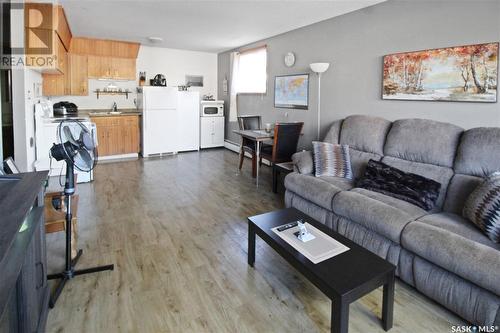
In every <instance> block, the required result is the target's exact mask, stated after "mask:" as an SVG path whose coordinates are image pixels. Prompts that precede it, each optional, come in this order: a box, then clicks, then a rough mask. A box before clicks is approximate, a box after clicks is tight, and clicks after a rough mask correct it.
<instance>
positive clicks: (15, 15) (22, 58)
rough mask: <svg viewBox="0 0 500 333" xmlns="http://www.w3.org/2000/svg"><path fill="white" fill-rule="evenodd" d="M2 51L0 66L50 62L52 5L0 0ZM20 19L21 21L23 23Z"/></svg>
mask: <svg viewBox="0 0 500 333" xmlns="http://www.w3.org/2000/svg"><path fill="white" fill-rule="evenodd" d="M0 9H1V16H2V21H1V31H2V34H1V37H2V40H1V43H2V54H1V61H0V68H6V69H9V68H14V67H23V66H36V67H39V68H49V67H52V66H53V65H54V62H55V61H56V57H55V56H54V54H53V51H54V50H53V45H54V44H53V38H54V37H53V36H54V26H53V25H54V23H53V22H54V21H53V15H54V5H53V4H51V3H22V2H21V3H20V2H3V3H2V5H1V7H0ZM23 22H24V24H23Z"/></svg>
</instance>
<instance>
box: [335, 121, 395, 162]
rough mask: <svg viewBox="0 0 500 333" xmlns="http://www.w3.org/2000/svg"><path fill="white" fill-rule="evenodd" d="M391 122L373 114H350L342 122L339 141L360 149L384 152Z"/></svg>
mask: <svg viewBox="0 0 500 333" xmlns="http://www.w3.org/2000/svg"><path fill="white" fill-rule="evenodd" d="M390 127H391V122H390V121H388V120H386V119H383V118H378V117H371V116H360V115H356V116H349V117H347V118H345V119H344V121H343V122H342V127H341V130H340V139H339V141H340V142H339V143H340V144H342V145H348V146H349V147H351V148H353V149H356V150H358V151H364V152H367V153H373V154H377V155H383V154H384V143H385V138H386V136H387V132H388V131H389V128H390Z"/></svg>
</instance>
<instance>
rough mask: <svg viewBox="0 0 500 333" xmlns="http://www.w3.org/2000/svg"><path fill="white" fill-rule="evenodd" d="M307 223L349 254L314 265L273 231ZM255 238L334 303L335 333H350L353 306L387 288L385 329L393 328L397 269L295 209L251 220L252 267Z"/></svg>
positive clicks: (333, 321)
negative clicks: (335, 241) (365, 296)
mask: <svg viewBox="0 0 500 333" xmlns="http://www.w3.org/2000/svg"><path fill="white" fill-rule="evenodd" d="M298 219H303V220H304V221H306V222H308V223H310V224H311V225H313V226H315V227H316V228H318V229H319V230H321V231H323V232H324V233H326V234H328V235H329V236H331V237H333V238H334V239H336V240H337V241H339V242H341V243H342V244H344V245H346V246H347V247H349V251H346V252H344V253H341V254H339V255H337V256H335V257H333V258H330V259H328V260H325V261H322V262H320V263H318V264H313V263H312V262H311V261H310V260H309V259H307V258H306V257H305V256H303V255H302V254H301V253H300V252H298V251H297V250H295V249H294V248H293V247H292V246H291V245H289V244H288V243H287V242H285V241H284V240H283V239H281V238H280V237H279V236H278V235H276V234H275V233H274V232H273V231H272V230H271V228H274V227H277V226H280V225H283V224H286V223H289V222H294V221H297V220H298ZM255 235H258V236H259V237H260V238H262V240H264V241H265V242H266V243H267V244H268V245H270V246H271V247H272V248H273V249H274V250H275V251H276V252H277V253H278V254H279V255H281V256H282V257H283V258H284V259H285V260H286V261H288V263H290V264H291V265H292V266H293V267H295V269H296V270H298V271H299V272H300V273H301V274H302V275H304V276H305V277H306V278H307V279H308V280H309V281H311V282H312V283H313V284H314V285H315V286H316V287H317V288H319V289H320V290H321V291H322V292H323V293H324V294H325V295H326V296H328V297H329V298H330V299H331V300H332V317H331V332H335V333H346V332H347V331H348V327H349V304H351V303H352V302H354V301H356V300H357V299H359V298H361V297H362V296H364V295H366V294H368V293H369V292H371V291H373V290H374V289H376V288H378V287H380V286H384V292H383V294H384V296H383V303H382V326H383V328H384V329H385V330H386V331H387V330H389V329H391V328H392V316H393V306H394V272H395V269H396V267H395V266H394V265H392V264H391V263H389V262H388V261H387V260H384V259H382V258H380V257H379V256H377V255H375V254H373V253H371V252H370V251H368V250H366V249H365V248H363V247H361V246H359V245H357V244H356V243H354V242H352V241H351V240H349V239H348V238H345V237H344V236H342V235H340V234H339V233H336V232H334V231H332V230H331V229H330V228H328V227H327V226H325V225H323V224H322V223H320V222H318V221H315V220H314V219H312V218H311V217H309V216H307V215H306V214H304V213H302V212H300V211H298V210H297V209H295V208H287V209H283V210H278V211H274V212H270V213H266V214H261V215H256V216H252V217H249V218H248V264H249V265H250V266H252V267H253V265H254V262H255Z"/></svg>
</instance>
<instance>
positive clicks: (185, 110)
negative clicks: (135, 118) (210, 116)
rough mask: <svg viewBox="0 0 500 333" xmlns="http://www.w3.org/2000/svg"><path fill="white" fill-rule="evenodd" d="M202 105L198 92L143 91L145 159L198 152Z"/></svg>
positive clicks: (174, 90) (155, 89) (168, 88)
mask: <svg viewBox="0 0 500 333" xmlns="http://www.w3.org/2000/svg"><path fill="white" fill-rule="evenodd" d="M199 101H200V95H199V93H198V92H196V91H178V89H177V88H170V87H143V88H142V93H140V94H138V102H139V107H140V108H141V109H142V155H143V156H144V157H148V156H151V155H159V154H165V153H177V152H181V151H189V150H198V149H199V145H198V142H199V123H198V121H199V118H198V115H199V105H200V104H199Z"/></svg>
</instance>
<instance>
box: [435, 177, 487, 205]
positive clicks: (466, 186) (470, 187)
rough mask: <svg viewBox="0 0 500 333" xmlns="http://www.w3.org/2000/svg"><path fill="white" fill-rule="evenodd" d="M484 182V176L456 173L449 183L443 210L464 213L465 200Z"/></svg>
mask: <svg viewBox="0 0 500 333" xmlns="http://www.w3.org/2000/svg"><path fill="white" fill-rule="evenodd" d="M482 182H483V178H481V177H476V176H470V175H462V174H455V175H454V176H453V178H451V181H450V184H449V185H448V191H446V199H445V202H444V206H443V210H444V211H445V212H448V213H454V214H457V215H462V209H463V208H464V205H465V201H466V200H467V198H468V197H469V195H470V194H471V193H472V191H474V190H475V189H476V187H478V186H479V185H480V184H481V183H482Z"/></svg>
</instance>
